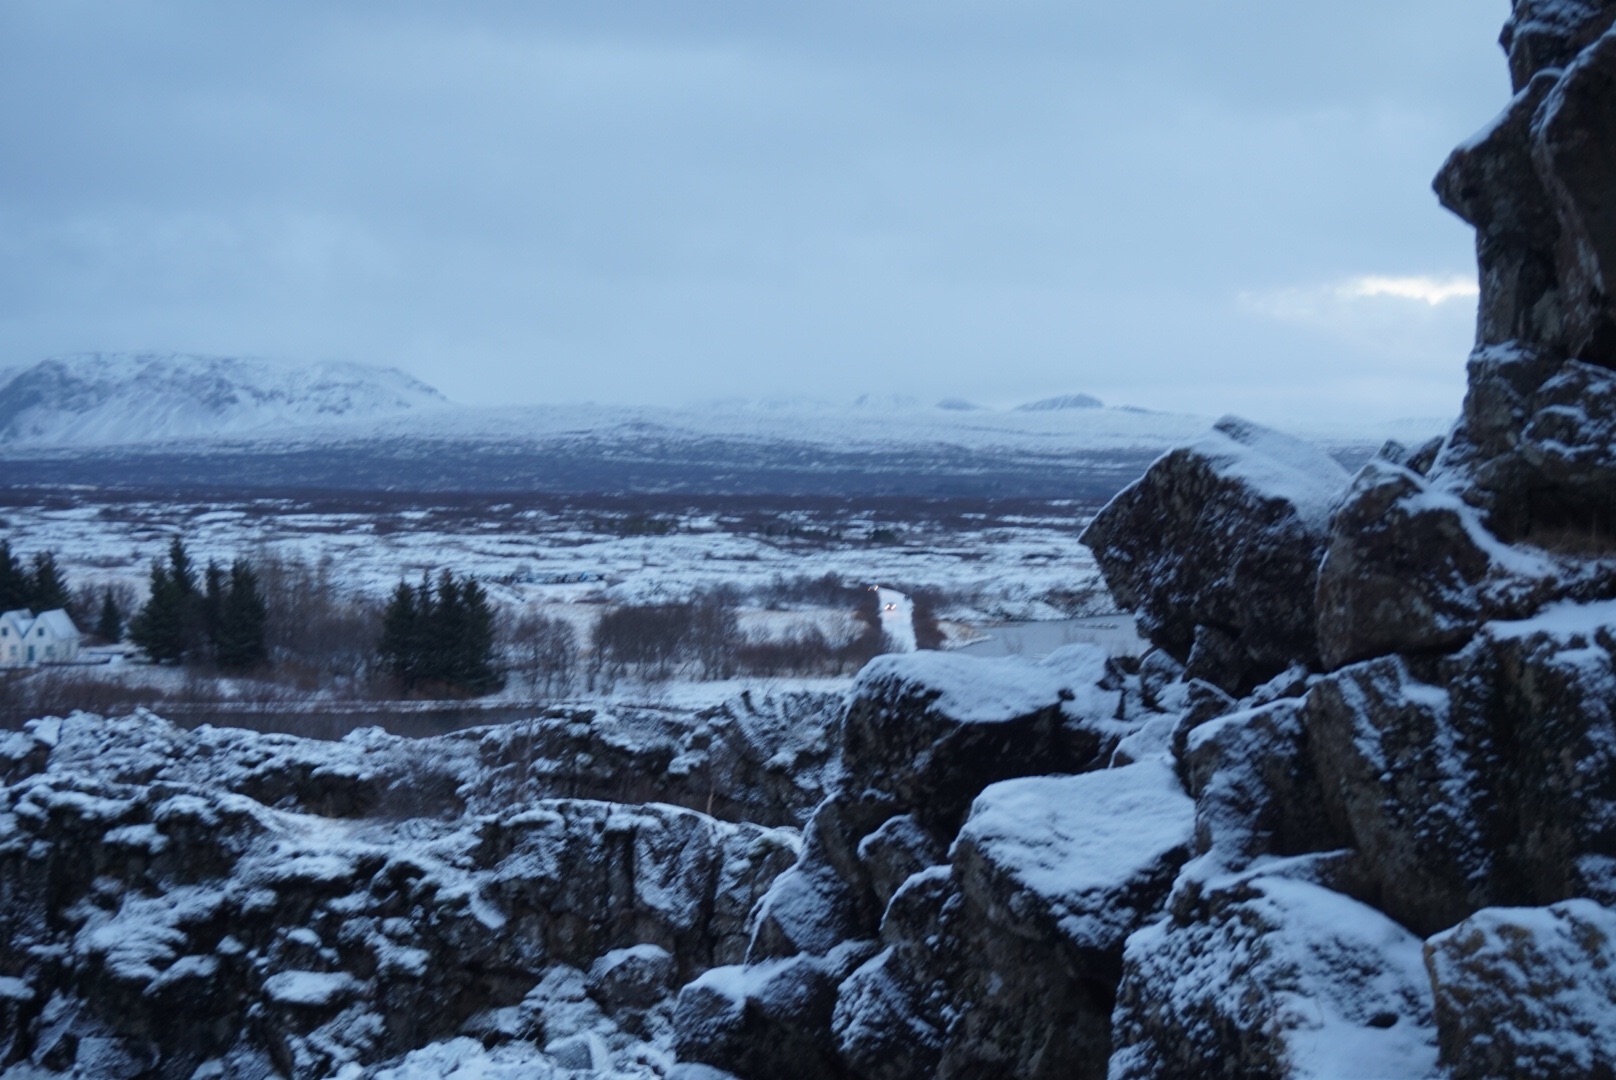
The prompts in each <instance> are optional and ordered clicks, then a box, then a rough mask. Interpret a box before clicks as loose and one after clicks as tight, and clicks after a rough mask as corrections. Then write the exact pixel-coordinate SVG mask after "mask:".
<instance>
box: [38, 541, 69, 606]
mask: <svg viewBox="0 0 1616 1080" xmlns="http://www.w3.org/2000/svg"><path fill="white" fill-rule="evenodd" d="M30 578H31V580H30V582H29V586H30V595H29V602H28V604H27V606H28V607H31V608H33V609H34V611H35V612H36V613H38V612H41V611H55V610H56V609H57V608H66V607H70V606H71V605H72V603H73V599H72V597H70V596H69V595H68V592H67V583H66V582H65V581H63V580H62V572H61V571H60V570H58V569H57V568H56V556H55V554H54V553H52V552H49V551H41V552H40V553H39V554H37V555H35V556H34V571H33V573H32V574H31V575H30Z"/></svg>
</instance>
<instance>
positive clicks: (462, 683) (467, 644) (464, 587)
mask: <svg viewBox="0 0 1616 1080" xmlns="http://www.w3.org/2000/svg"><path fill="white" fill-rule="evenodd" d="M494 629H495V628H494V613H493V610H492V609H491V608H490V607H489V605H488V593H487V592H486V591H485V590H484V589H483V587H482V586H481V585H479V584H478V583H477V580H476V579H475V578H471V577H464V578H457V577H455V575H454V573H453V572H451V571H449V570H445V571H443V572H442V573H441V574H439V575H438V579H437V581H436V582H434V581H433V580H432V579H431V577H430V576H429V575H426V574H423V575H422V576H421V583H420V584H419V585H410V584H409V583H408V582H404V581H401V582H399V583H398V588H397V589H395V590H394V592H393V598H392V600H391V601H390V602H389V603H388V605H387V610H386V611H385V612H384V613H383V615H382V635H381V640H380V642H379V643H378V644H377V653H378V655H379V658H380V660H381V663H382V667H383V668H384V669H385V670H386V671H388V672H389V673H390V674H392V675H393V676H394V677H395V678H396V679H398V680H399V682H400V683H402V684H403V686H404V688H405V689H406V690H419V689H428V690H432V689H442V690H448V691H450V692H462V693H468V694H473V695H480V694H488V693H492V692H493V691H495V690H498V689H499V688H500V687H502V686H504V685H505V679H504V677H503V676H502V675H501V674H500V672H499V671H498V670H497V668H496V667H495V665H494Z"/></svg>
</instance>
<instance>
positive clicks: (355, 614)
mask: <svg viewBox="0 0 1616 1080" xmlns="http://www.w3.org/2000/svg"><path fill="white" fill-rule="evenodd" d="M256 565H257V567H258V571H259V580H260V584H261V588H262V591H263V594H264V595H265V596H267V597H270V598H272V599H271V602H270V605H269V617H268V620H267V622H266V624H265V628H264V631H265V639H266V643H267V644H268V646H269V654H270V658H271V660H272V661H273V662H274V663H276V664H277V665H278V666H281V667H283V668H285V669H286V673H287V675H288V676H290V677H291V680H290V681H293V682H294V683H295V684H302V683H304V682H305V681H306V679H307V678H312V679H313V680H314V681H315V682H316V683H317V684H324V683H328V682H330V680H331V677H332V676H336V677H341V678H347V679H363V678H365V677H367V676H369V675H370V674H371V673H372V670H373V668H374V666H375V662H376V649H375V646H376V641H377V639H378V638H379V637H380V636H381V629H382V604H381V603H380V602H379V601H377V600H375V599H374V598H372V597H368V596H363V595H360V594H357V593H354V592H349V591H346V590H344V589H342V588H340V587H339V586H338V584H337V582H336V580H335V577H334V575H333V569H334V565H333V561H332V560H331V559H330V558H329V557H328V558H325V559H322V560H321V561H320V562H319V563H316V564H312V565H311V564H310V563H308V562H305V561H303V560H301V559H297V558H292V557H288V556H286V555H282V554H277V553H269V552H266V553H264V554H262V555H260V556H259V557H258V559H257V560H256ZM299 675H302V676H304V677H303V678H299V677H298V676H299Z"/></svg>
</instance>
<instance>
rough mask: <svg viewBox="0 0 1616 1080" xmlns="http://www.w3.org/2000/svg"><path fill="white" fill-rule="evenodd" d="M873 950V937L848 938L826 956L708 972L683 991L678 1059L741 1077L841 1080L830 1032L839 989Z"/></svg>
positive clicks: (676, 1013) (842, 1072)
mask: <svg viewBox="0 0 1616 1080" xmlns="http://www.w3.org/2000/svg"><path fill="white" fill-rule="evenodd" d="M875 948H876V946H875V945H874V943H873V942H848V943H844V944H842V945H840V946H838V947H837V948H836V949H833V950H832V951H831V953H830V954H829V955H827V956H808V955H799V956H792V957H788V958H785V959H779V960H767V961H764V962H762V963H759V964H753V965H750V966H747V967H721V968H713V969H712V970H710V971H708V972H705V973H704V974H703V975H701V976H700V977H699V978H697V979H696V980H695V981H693V982H691V983H689V984H688V985H687V986H685V988H684V989H683V990H681V991H680V992H679V1000H678V1004H677V1005H676V1006H675V1010H674V1033H675V1043H674V1045H675V1047H676V1049H677V1050H678V1052H679V1056H680V1057H681V1058H684V1059H686V1060H688V1061H696V1062H701V1063H703V1064H707V1065H713V1066H716V1067H718V1068H721V1069H725V1070H728V1071H729V1072H732V1073H734V1074H735V1075H736V1076H739V1077H743V1078H744V1080H766V1078H768V1077H775V1076H793V1077H802V1078H803V1080H840V1078H842V1077H845V1076H846V1075H847V1072H846V1069H845V1068H844V1066H843V1065H842V1063H841V1059H840V1057H839V1056H838V1054H837V1051H836V1045H835V1041H834V1039H833V1038H832V1036H831V1014H832V1011H833V1010H834V1009H835V1007H836V988H837V986H838V985H840V983H841V982H842V980H843V979H845V978H846V977H847V976H848V975H849V974H850V973H851V972H852V971H853V969H854V968H856V967H858V966H859V964H861V963H862V962H863V961H864V960H866V959H867V958H868V957H869V956H870V954H871V953H873V952H874V951H875Z"/></svg>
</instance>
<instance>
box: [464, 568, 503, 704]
mask: <svg viewBox="0 0 1616 1080" xmlns="http://www.w3.org/2000/svg"><path fill="white" fill-rule="evenodd" d="M460 608H461V618H460V639H459V647H458V648H457V649H456V652H455V659H456V663H455V671H454V675H453V678H452V680H451V681H453V682H454V683H456V684H457V685H459V686H460V687H462V688H463V689H465V690H467V691H469V692H470V693H472V694H487V693H491V692H493V691H495V690H498V689H499V688H500V687H501V686H503V685H504V684H505V680H504V679H502V678H500V676H499V673H498V672H497V671H495V669H494V613H493V611H492V610H491V609H490V608H489V606H488V593H487V592H485V591H484V590H483V587H482V586H481V585H479V584H477V580H476V579H475V578H467V579H466V580H465V582H464V583H463V584H462V585H461V587H460Z"/></svg>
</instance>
